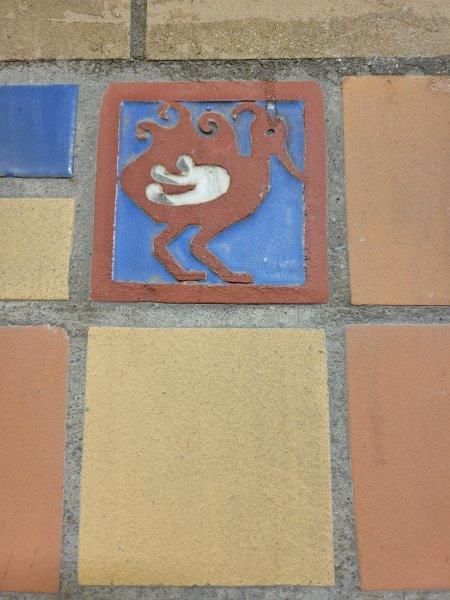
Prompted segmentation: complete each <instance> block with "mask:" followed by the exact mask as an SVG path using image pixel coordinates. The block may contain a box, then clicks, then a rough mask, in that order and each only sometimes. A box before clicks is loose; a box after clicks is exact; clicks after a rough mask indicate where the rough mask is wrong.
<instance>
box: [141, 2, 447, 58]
mask: <svg viewBox="0 0 450 600" xmlns="http://www.w3.org/2000/svg"><path fill="white" fill-rule="evenodd" d="M449 28H450V4H449V2H448V0H434V1H433V2H432V3H430V2H428V3H425V2H423V1H422V0H404V1H402V2H399V1H398V0H396V1H395V2H385V1H384V0H359V1H356V0H351V1H349V0H334V1H333V2H329V0H306V1H303V2H299V1H298V0H283V2H278V3H277V4H276V5H275V3H274V2H273V1H272V0H246V1H245V2H232V3H230V2H218V1H217V0H190V2H185V1H184V0H148V19H147V54H148V57H149V58H151V59H202V58H204V59H215V58H225V59H230V58H302V57H305V58H307V57H310V58H314V57H316V58H323V57H339V56H363V57H366V56H438V55H446V54H449V53H450V36H449V35H448V32H449Z"/></svg>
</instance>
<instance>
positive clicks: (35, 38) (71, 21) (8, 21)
mask: <svg viewBox="0 0 450 600" xmlns="http://www.w3.org/2000/svg"><path fill="white" fill-rule="evenodd" d="M130 5H131V2H130V0H77V1H76V2H74V1H73V0H26V2H18V1H17V0H1V2H0V24H1V27H0V60H33V59H52V58H128V57H129V56H130V10H131V9H130Z"/></svg>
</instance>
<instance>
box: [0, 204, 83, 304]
mask: <svg viewBox="0 0 450 600" xmlns="http://www.w3.org/2000/svg"><path fill="white" fill-rule="evenodd" d="M74 206H75V200H74V199H73V198H0V239H1V244H0V298H1V299H3V300H67V298H68V297H69V282H68V278H69V261H70V250H71V247H72V228H73V218H74Z"/></svg>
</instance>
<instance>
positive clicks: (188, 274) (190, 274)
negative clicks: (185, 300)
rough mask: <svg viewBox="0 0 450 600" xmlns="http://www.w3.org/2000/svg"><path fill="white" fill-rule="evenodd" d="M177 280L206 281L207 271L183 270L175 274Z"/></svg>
mask: <svg viewBox="0 0 450 600" xmlns="http://www.w3.org/2000/svg"><path fill="white" fill-rule="evenodd" d="M175 279H176V280H177V281H204V280H205V279H206V273H204V272H203V271H183V272H181V273H177V274H176V275H175Z"/></svg>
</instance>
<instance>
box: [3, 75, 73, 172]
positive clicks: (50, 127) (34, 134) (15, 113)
mask: <svg viewBox="0 0 450 600" xmlns="http://www.w3.org/2000/svg"><path fill="white" fill-rule="evenodd" d="M77 99H78V86H77V85H2V86H0V129H1V132H2V135H1V136H0V177H5V176H12V177H71V176H72V174H73V147H74V140H75V127H76V113H77Z"/></svg>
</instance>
